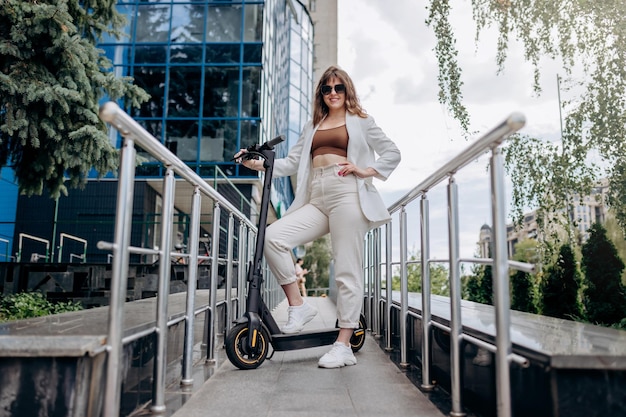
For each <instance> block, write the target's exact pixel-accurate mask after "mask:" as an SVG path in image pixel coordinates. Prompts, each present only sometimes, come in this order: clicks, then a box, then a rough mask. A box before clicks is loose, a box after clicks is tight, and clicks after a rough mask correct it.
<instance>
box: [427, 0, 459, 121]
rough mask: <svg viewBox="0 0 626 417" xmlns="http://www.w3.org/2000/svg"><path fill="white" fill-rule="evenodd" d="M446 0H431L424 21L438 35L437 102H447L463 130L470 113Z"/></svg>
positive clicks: (436, 47)
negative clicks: (464, 96) (466, 104)
mask: <svg viewBox="0 0 626 417" xmlns="http://www.w3.org/2000/svg"><path fill="white" fill-rule="evenodd" d="M449 17H450V4H449V1H448V0H431V2H430V11H429V15H428V19H427V20H426V24H427V25H428V26H432V27H433V28H434V31H435V34H436V35H437V45H436V46H435V54H436V55H437V60H438V63H439V75H438V77H437V80H438V82H439V102H440V103H441V104H443V105H447V106H448V109H449V110H450V111H451V112H452V114H453V115H454V117H455V118H456V119H457V120H458V121H459V123H460V124H461V127H462V128H463V130H464V131H465V132H467V131H468V130H469V114H468V112H467V109H466V108H465V105H464V104H463V92H462V90H461V88H462V87H463V81H462V80H461V69H460V68H459V65H458V63H457V55H458V52H457V50H456V46H455V45H456V39H455V37H454V33H453V32H452V27H451V26H450V22H449Z"/></svg>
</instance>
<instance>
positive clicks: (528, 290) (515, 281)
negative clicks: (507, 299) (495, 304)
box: [511, 271, 537, 313]
mask: <svg viewBox="0 0 626 417" xmlns="http://www.w3.org/2000/svg"><path fill="white" fill-rule="evenodd" d="M533 300H534V288H533V283H532V276H531V275H530V274H529V273H528V272H524V271H515V273H514V274H513V275H512V276H511V309H512V310H517V311H524V312H526V313H535V312H536V311H537V308H536V307H535V303H534V301H533Z"/></svg>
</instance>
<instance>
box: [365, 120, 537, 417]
mask: <svg viewBox="0 0 626 417" xmlns="http://www.w3.org/2000/svg"><path fill="white" fill-rule="evenodd" d="M524 124H525V117H524V116H523V115H522V114H520V113H512V114H511V115H510V116H509V117H507V118H506V119H505V120H504V121H502V122H501V123H500V124H498V125H497V126H496V127H495V128H493V129H492V130H490V131H489V132H488V133H486V134H485V135H483V136H482V137H480V138H479V139H478V140H476V141H475V142H474V143H472V144H471V145H470V146H469V147H467V148H466V149H465V150H464V151H463V152H461V153H460V154H458V155H457V156H456V157H454V158H452V159H451V160H450V161H448V162H447V163H446V164H444V165H443V166H442V167H441V168H439V169H437V170H436V171H435V172H434V173H432V174H431V175H430V176H428V177H427V178H426V179H425V180H424V181H422V182H421V183H419V184H418V185H417V186H416V187H414V188H413V189H412V190H410V191H409V192H408V193H407V194H405V195H404V196H403V197H401V198H400V199H399V200H398V201H396V202H395V203H393V204H391V205H390V206H389V207H388V210H389V212H390V213H392V214H397V217H398V220H397V221H395V219H394V218H392V220H390V222H389V223H387V224H386V225H383V226H381V228H382V227H385V229H386V233H385V234H384V236H385V250H386V251H385V254H386V256H385V260H384V262H378V258H377V256H372V257H371V259H372V260H373V262H375V263H374V264H373V265H364V267H365V271H368V268H371V267H372V266H373V267H374V268H376V270H378V268H380V267H381V266H385V267H386V274H385V276H386V280H387V283H386V296H385V298H386V308H385V310H384V311H386V317H385V319H386V323H385V324H384V325H382V326H381V329H382V330H384V331H386V332H387V337H386V344H387V346H386V349H388V350H391V349H392V347H391V335H390V334H389V333H390V329H391V314H390V311H391V309H392V308H397V309H399V311H400V318H399V320H398V321H399V327H400V365H401V366H408V358H407V353H408V346H407V333H408V332H407V318H408V317H409V316H410V315H411V316H415V313H412V312H409V309H408V285H407V284H408V283H407V281H408V277H407V266H408V265H409V264H417V263H419V264H420V265H421V272H422V295H421V297H422V306H421V307H422V314H421V315H419V316H420V319H421V327H422V328H421V331H422V335H421V338H420V339H421V343H422V346H421V366H422V372H421V373H422V384H421V387H422V389H424V390H431V389H433V388H434V386H433V385H432V383H431V380H432V378H431V376H430V367H431V363H430V362H431V359H430V358H431V350H432V347H431V344H430V343H431V342H430V341H431V332H432V327H433V326H435V327H440V326H441V324H440V323H436V322H434V321H432V320H431V303H430V292H431V291H430V264H431V263H438V262H444V263H448V264H449V281H450V297H449V299H450V326H449V327H448V326H446V331H449V332H450V389H451V400H452V401H451V402H452V407H451V408H452V410H451V412H450V415H454V416H462V415H464V412H463V409H462V402H461V372H462V369H461V368H462V364H461V358H462V341H464V340H465V341H468V342H470V343H473V344H475V345H477V346H479V347H481V348H485V349H487V350H489V351H492V352H495V356H496V393H497V414H498V416H499V417H510V416H511V385H510V377H509V374H510V370H509V367H510V363H511V362H516V363H518V364H522V365H526V364H527V363H528V361H527V360H526V358H523V357H521V356H519V355H516V354H513V353H512V346H511V338H510V330H509V327H510V299H509V292H508V288H509V287H508V273H509V269H517V270H522V271H525V272H534V270H535V266H534V265H532V264H528V263H524V262H517V261H512V260H509V259H508V258H507V240H506V219H505V204H504V196H505V193H504V169H503V157H502V151H501V149H500V145H501V144H502V143H503V142H504V141H505V140H506V138H507V137H509V136H510V135H511V134H513V133H515V132H516V131H517V130H519V129H521V128H522V127H523V126H524ZM488 152H491V157H490V162H489V164H490V173H491V178H490V185H491V202H492V207H491V209H492V210H491V211H492V221H493V236H492V244H493V258H492V259H489V258H475V259H467V258H461V257H460V255H459V221H458V206H459V202H458V185H457V184H456V181H455V178H454V176H455V175H456V174H457V173H458V172H459V170H461V169H462V168H463V167H465V166H466V165H467V164H468V163H470V162H471V161H474V160H475V159H476V158H478V157H479V156H481V155H484V154H486V153H488ZM445 180H448V185H447V211H448V219H447V220H448V250H449V259H443V260H442V259H439V260H437V259H431V257H430V231H429V228H430V216H429V200H428V192H429V191H430V190H432V189H433V188H434V187H435V186H437V185H438V184H440V183H442V182H443V181H445ZM418 197H421V199H420V203H419V213H420V219H419V223H420V235H421V239H420V243H419V244H420V253H421V259H420V260H419V261H417V260H409V259H407V228H408V226H407V225H408V220H407V216H408V213H407V210H406V209H407V206H408V205H409V204H411V203H412V202H413V201H414V200H416V199H417V198H418ZM394 228H397V229H398V233H399V244H400V250H399V262H398V261H396V260H394V259H393V252H394V251H392V248H393V241H392V237H393V231H394V230H395V229H394ZM378 235H381V236H382V235H383V234H382V233H377V234H375V233H374V231H372V232H370V234H369V236H368V237H369V238H366V244H368V245H375V246H378V247H377V248H375V249H369V250H370V251H371V252H372V253H378V254H379V253H381V248H380V246H381V245H382V243H381V239H378V238H376V236H378ZM367 260H368V258H367V257H366V261H367ZM464 262H473V263H476V264H491V265H492V266H493V280H494V285H493V287H494V307H495V315H496V318H495V321H496V337H495V339H496V340H495V345H493V344H490V343H488V342H484V341H481V340H479V339H476V338H475V337H473V336H471V335H468V334H466V333H464V331H463V326H462V318H461V277H460V264H461V263H464ZM393 265H399V266H400V278H401V282H400V284H401V285H400V302H399V306H395V305H394V306H392V304H393V303H392V298H391V297H392V295H391V277H392V266H393ZM373 275H374V277H375V279H377V280H381V279H382V278H381V277H380V276H379V274H373ZM366 276H367V274H366ZM375 287H376V293H377V294H376V296H377V295H378V294H379V293H380V292H381V290H380V288H382V287H381V285H380V283H377V285H375ZM367 296H368V297H369V296H370V294H367ZM372 302H375V303H376V304H374V305H378V303H379V301H378V299H377V298H376V297H374V298H373V300H371V301H370V302H369V303H368V305H371V303H372ZM379 311H380V309H378V308H375V309H373V315H374V316H376V315H378V314H379ZM370 321H371V322H373V323H377V322H379V320H378V319H377V317H373V318H370ZM375 331H378V329H375Z"/></svg>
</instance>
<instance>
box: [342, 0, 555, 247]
mask: <svg viewBox="0 0 626 417" xmlns="http://www.w3.org/2000/svg"><path fill="white" fill-rule="evenodd" d="M338 3H339V22H338V42H339V50H338V65H339V66H340V67H342V68H343V69H344V70H346V71H347V72H348V73H349V74H350V76H351V77H352V79H353V81H354V83H355V86H356V88H357V93H358V95H359V97H360V100H361V104H362V105H363V107H364V108H365V109H366V110H367V112H368V113H369V114H370V115H372V116H373V117H374V119H375V120H376V123H377V124H378V126H379V127H381V128H382V129H383V130H384V131H385V133H386V134H387V136H389V137H390V138H392V139H393V140H394V141H395V143H396V144H397V145H398V147H399V148H400V151H401V153H402V162H401V163H400V165H399V166H398V168H397V169H396V170H395V171H394V172H393V174H392V175H391V176H390V178H389V179H388V180H387V181H385V182H382V181H376V182H375V185H376V187H377V188H378V190H379V191H380V192H381V194H382V196H383V199H384V201H385V203H387V205H391V204H393V203H395V202H396V201H398V200H399V199H400V198H401V197H402V196H404V195H405V194H407V193H408V192H409V191H411V190H412V189H413V188H414V187H415V186H417V185H418V184H419V183H421V182H422V181H423V180H425V179H426V178H427V177H428V176H429V175H430V174H432V173H433V172H434V171H436V170H437V169H438V168H440V167H442V166H443V165H444V164H445V163H446V162H448V161H449V160H451V159H452V158H454V157H455V156H457V155H459V154H460V153H461V152H462V151H463V150H465V149H466V148H467V147H468V146H469V145H470V144H471V142H473V141H474V140H476V139H478V138H480V137H481V136H482V135H483V134H484V133H486V132H487V131H489V130H490V129H491V128H493V127H495V126H496V125H498V124H499V123H500V122H502V121H503V120H505V119H506V118H507V117H508V116H509V115H510V114H511V113H514V112H520V113H522V114H523V115H524V116H525V117H526V125H525V126H524V127H523V128H522V129H521V130H520V133H525V134H528V135H533V136H535V137H539V138H547V139H549V140H554V139H555V138H558V137H559V136H560V115H559V98H558V94H559V87H558V82H557V75H561V76H562V75H563V74H559V71H561V72H562V69H560V67H559V65H558V63H556V62H553V61H551V60H549V59H546V60H545V61H542V62H541V76H542V78H541V80H540V82H541V86H542V90H543V92H542V93H541V95H540V96H537V95H536V94H535V93H534V92H533V68H532V66H531V64H529V63H526V62H525V61H524V59H523V50H522V48H521V47H520V45H519V44H511V45H510V46H509V53H508V58H507V61H506V63H505V67H504V71H503V72H501V73H500V74H498V67H497V64H496V39H497V30H496V29H495V28H493V29H489V30H488V31H487V32H485V33H482V34H481V37H480V40H479V41H478V42H476V41H475V25H474V22H473V20H472V12H471V5H470V2H469V0H462V1H456V2H452V10H451V24H452V27H453V29H454V31H455V35H456V40H457V49H458V50H459V55H458V61H459V64H460V67H461V69H462V71H463V73H462V81H463V83H464V87H463V97H464V104H465V106H466V107H467V109H468V112H469V114H470V121H471V125H470V131H472V132H477V134H476V135H474V136H472V137H470V138H469V139H465V138H464V137H463V135H462V132H461V129H460V127H459V124H458V122H457V121H456V120H455V119H454V118H453V117H452V115H451V114H449V113H448V111H447V110H446V108H445V107H444V106H443V105H441V104H440V103H439V102H438V99H437V94H438V84H437V73H438V66H437V61H436V56H435V52H434V47H435V35H434V33H433V30H432V29H431V28H429V27H427V26H426V23H424V22H425V20H426V18H427V9H426V4H427V2H425V1H419V0H417V1H416V0H394V1H383V0H339V1H338ZM563 94H564V93H563V91H561V98H562V99H565V98H566V97H564V96H563ZM487 163H488V157H487V156H485V157H483V158H479V159H477V160H476V161H475V162H472V163H470V164H469V165H467V166H466V168H464V169H463V170H461V171H460V172H459V173H458V174H457V176H456V178H455V179H456V181H457V184H458V187H459V203H460V214H459V223H460V229H461V234H460V255H461V257H462V258H465V257H474V256H475V254H476V250H477V241H478V236H479V232H480V228H481V226H482V225H484V224H488V225H490V226H491V223H492V221H491V208H490V204H491V202H490V196H489V173H488V171H487ZM446 185H447V181H445V182H444V183H442V184H441V185H440V186H439V187H437V188H436V189H434V190H433V191H431V192H429V200H430V204H429V205H430V216H431V220H432V221H431V227H430V229H431V230H430V234H431V241H432V246H431V257H433V258H438V259H446V258H447V254H448V244H447V223H446V218H447V209H446V206H445V193H446V190H445V188H446ZM507 195H508V198H507V200H508V202H507V203H508V204H507V212H508V211H510V208H511V207H510V187H507ZM418 205H419V203H418V202H417V201H415V202H414V203H412V205H411V206H410V207H409V210H408V224H409V228H410V229H417V228H418V227H419V211H418V210H419V207H418ZM413 206H414V207H413ZM396 221H397V217H394V222H396ZM394 230H395V229H394ZM394 233H395V232H394ZM419 239H420V237H419V233H417V232H411V231H409V233H408V239H407V240H408V246H409V255H411V254H412V253H417V251H418V250H419ZM394 258H395V256H394Z"/></svg>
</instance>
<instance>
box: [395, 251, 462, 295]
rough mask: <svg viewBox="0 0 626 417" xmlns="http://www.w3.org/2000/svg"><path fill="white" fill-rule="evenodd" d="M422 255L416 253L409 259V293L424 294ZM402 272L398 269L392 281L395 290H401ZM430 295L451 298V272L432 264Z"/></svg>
mask: <svg viewBox="0 0 626 417" xmlns="http://www.w3.org/2000/svg"><path fill="white" fill-rule="evenodd" d="M419 259H420V254H419V253H416V254H413V255H411V256H410V257H409V259H408V262H409V263H408V265H407V268H406V269H407V271H406V272H407V287H408V290H409V292H422V266H421V263H420V262H419ZM400 284H401V279H400V270H399V268H396V270H395V271H394V276H393V278H392V281H391V288H392V289H393V290H396V291H399V290H400ZM430 293H431V294H435V295H443V296H445V297H449V296H450V285H449V271H448V268H446V267H445V266H443V265H441V264H436V263H431V264H430Z"/></svg>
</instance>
